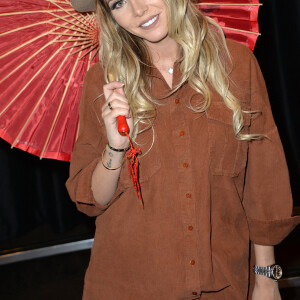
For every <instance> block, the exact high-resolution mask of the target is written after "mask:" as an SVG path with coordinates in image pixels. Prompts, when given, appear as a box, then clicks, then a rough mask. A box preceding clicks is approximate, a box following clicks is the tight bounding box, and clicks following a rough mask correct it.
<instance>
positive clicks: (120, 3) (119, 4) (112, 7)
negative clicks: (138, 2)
mask: <svg viewBox="0 0 300 300" xmlns="http://www.w3.org/2000/svg"><path fill="white" fill-rule="evenodd" d="M124 2H125V0H119V1H116V2H115V3H114V4H113V5H112V6H111V8H110V9H111V10H114V9H118V8H120V7H122V5H123V4H124Z"/></svg>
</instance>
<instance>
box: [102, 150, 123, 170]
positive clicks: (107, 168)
mask: <svg viewBox="0 0 300 300" xmlns="http://www.w3.org/2000/svg"><path fill="white" fill-rule="evenodd" d="M105 151H106V148H104V150H103V152H102V160H101V161H102V165H103V167H104V168H105V169H106V170H111V171H113V170H118V169H120V168H121V167H122V165H121V166H119V167H117V168H109V167H107V166H106V165H105V164H104V162H103V154H104V152H105Z"/></svg>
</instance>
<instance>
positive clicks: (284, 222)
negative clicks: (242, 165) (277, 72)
mask: <svg viewBox="0 0 300 300" xmlns="http://www.w3.org/2000/svg"><path fill="white" fill-rule="evenodd" d="M250 63H251V110H252V111H260V113H257V114H254V116H253V118H252V121H251V126H250V132H251V133H261V134H264V135H265V136H266V137H265V138H263V139H262V140H254V141H251V142H249V150H248V163H247V169H246V177H245V189H244V196H243V206H244V209H245V212H246V215H247V220H248V225H249V231H250V239H251V240H252V242H254V243H255V244H260V245H276V244H278V243H280V242H281V241H282V240H283V239H284V238H285V237H286V236H287V235H288V234H289V233H290V232H291V231H292V230H293V229H294V228H295V226H296V225H297V224H298V223H299V222H300V216H298V217H293V216H292V210H293V199H292V193H291V189H290V182H289V173H288V168H287V164H286V159H285V155H284V151H283V147H282V144H281V141H280V137H279V134H278V130H277V127H276V125H275V123H274V119H273V116H272V111H271V107H270V103H269V100H268V94H267V90H266V86H265V82H264V79H263V76H262V74H261V71H260V68H259V66H258V63H257V61H256V59H255V57H254V56H252V59H251V62H250Z"/></svg>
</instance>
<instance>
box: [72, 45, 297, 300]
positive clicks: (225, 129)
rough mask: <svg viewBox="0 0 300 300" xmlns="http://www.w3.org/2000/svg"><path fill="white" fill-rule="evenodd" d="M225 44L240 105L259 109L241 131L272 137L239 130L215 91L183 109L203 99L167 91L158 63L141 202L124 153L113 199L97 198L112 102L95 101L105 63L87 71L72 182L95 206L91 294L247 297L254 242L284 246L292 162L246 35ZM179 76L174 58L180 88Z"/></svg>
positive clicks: (126, 298)
mask: <svg viewBox="0 0 300 300" xmlns="http://www.w3.org/2000/svg"><path fill="white" fill-rule="evenodd" d="M228 47H229V50H230V53H231V55H232V59H233V70H232V73H231V74H230V76H231V79H232V83H231V86H230V89H231V91H232V93H233V94H234V95H235V96H237V97H238V98H239V99H240V100H241V102H242V107H243V109H244V110H252V111H261V113H256V114H252V115H251V117H250V115H249V114H245V126H244V128H243V132H244V133H246V132H251V133H262V134H266V135H267V136H268V138H265V139H263V140H261V141H251V142H247V141H238V140H236V138H235V136H234V132H233V128H232V111H231V110H230V109H228V108H227V107H226V106H225V105H224V103H223V101H222V99H221V97H220V96H219V95H218V94H217V93H216V92H215V91H214V90H213V89H212V90H211V92H212V103H211V105H210V107H209V109H208V110H207V111H206V112H205V113H202V114H196V113H193V112H192V111H191V109H190V108H188V107H187V106H188V103H189V101H190V100H191V101H197V99H198V100H199V99H200V100H201V96H199V95H197V93H195V91H194V90H192V88H191V87H190V86H189V85H188V84H186V85H184V86H183V87H182V88H180V89H179V90H178V91H177V92H176V93H175V94H173V95H172V96H169V97H167V98H164V96H165V95H167V94H168V93H169V91H170V89H169V87H168V85H167V83H166V82H165V80H164V78H163V76H162V75H161V74H160V72H159V71H158V70H157V69H154V71H153V73H152V75H150V76H151V78H152V91H153V96H154V98H156V99H160V100H158V101H160V103H161V104H160V105H157V119H156V121H155V125H154V137H155V142H154V145H153V147H152V149H151V150H150V152H149V153H148V154H146V155H145V156H141V157H140V184H141V190H142V195H143V200H144V209H143V208H142V207H141V204H140V201H139V199H138V198H137V196H136V192H135V190H134V188H133V185H132V182H131V179H130V177H129V175H128V169H127V168H128V164H127V163H126V162H125V163H124V165H123V168H122V170H121V175H120V180H119V183H118V188H117V190H116V192H115V194H114V196H113V198H112V200H111V202H110V203H109V204H108V205H106V206H101V205H100V204H98V203H97V202H96V201H95V200H94V197H93V194H92V191H91V178H92V173H93V170H94V168H95V167H96V165H97V163H98V162H99V161H100V160H101V154H102V151H103V149H104V147H105V145H106V144H107V139H106V133H105V127H104V124H103V121H102V120H101V106H102V105H103V101H105V100H104V98H103V97H100V99H98V100H96V101H94V99H95V98H96V97H97V96H98V95H100V94H102V92H103V90H102V88H103V85H104V84H105V81H104V76H103V71H102V69H101V67H100V65H99V64H97V65H95V66H94V67H92V68H91V70H90V71H89V72H88V74H87V75H86V79H85V83H84V88H83V95H82V100H81V105H80V131H79V136H78V140H77V142H76V145H75V148H74V152H73V156H72V161H71V168H70V178H69V179H68V182H67V188H68V191H69V193H70V196H71V198H72V200H73V201H74V202H75V203H76V205H77V208H78V209H79V210H80V211H82V212H83V213H85V214H87V215H89V216H97V218H96V233H95V240H94V245H93V248H92V254H91V261H90V264H89V267H88V270H87V273H86V277H85V286H84V295H83V299H85V300H96V299H97V300H99V299H105V300H115V299H122V300H132V299H141V300H142V299H143V300H154V299H155V300H160V299H162V300H167V299H170V300H175V299H178V300H179V299H197V298H199V296H200V294H201V299H202V298H203V299H225V300H226V299H231V300H232V299H238V300H241V299H247V297H249V295H248V290H249V273H250V267H251V266H250V265H249V256H250V253H249V243H250V241H251V242H252V243H256V244H260V245H275V244H278V243H280V242H281V241H282V240H283V239H284V238H285V237H286V236H287V235H288V233H289V232H290V231H291V230H292V229H293V228H294V227H295V226H296V224H297V223H299V221H300V218H299V217H291V213H292V197H291V191H290V185H289V175H288V169H287V166H286V161H285V157H284V152H283V149H282V145H281V142H280V138H279V135H278V131H277V128H276V125H275V123H274V120H273V117H272V112H271V108H270V104H269V100H268V95H267V91H266V87H265V83H264V80H263V77H262V74H261V72H260V69H259V66H258V64H257V61H256V59H255V57H254V56H253V54H252V53H251V52H250V51H249V50H248V49H247V48H246V47H244V46H242V45H240V44H237V43H235V42H232V41H228ZM179 78H180V71H179V70H178V67H177V65H175V68H174V79H173V86H175V85H176V84H177V83H178V82H179ZM162 98H164V99H162ZM97 116H98V117H97ZM98 118H99V120H98ZM152 138H153V132H152V131H151V130H149V131H147V132H145V133H143V134H141V135H140V136H139V137H138V139H137V142H138V143H139V147H140V148H141V149H142V152H143V153H146V152H147V150H148V149H149V147H150V146H151V143H152ZM100 163H101V162H100ZM250 288H251V287H250ZM208 292H210V293H208Z"/></svg>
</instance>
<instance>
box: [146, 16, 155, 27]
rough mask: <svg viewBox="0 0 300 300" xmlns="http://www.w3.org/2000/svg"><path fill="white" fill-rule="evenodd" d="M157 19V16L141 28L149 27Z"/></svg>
mask: <svg viewBox="0 0 300 300" xmlns="http://www.w3.org/2000/svg"><path fill="white" fill-rule="evenodd" d="M156 19H157V16H156V17H154V18H153V19H151V20H150V21H148V22H147V23H145V24H143V25H142V27H148V26H150V25H151V24H153V23H154V22H155V21H156Z"/></svg>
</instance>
